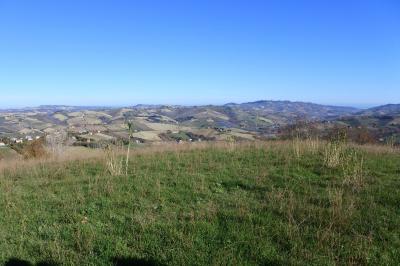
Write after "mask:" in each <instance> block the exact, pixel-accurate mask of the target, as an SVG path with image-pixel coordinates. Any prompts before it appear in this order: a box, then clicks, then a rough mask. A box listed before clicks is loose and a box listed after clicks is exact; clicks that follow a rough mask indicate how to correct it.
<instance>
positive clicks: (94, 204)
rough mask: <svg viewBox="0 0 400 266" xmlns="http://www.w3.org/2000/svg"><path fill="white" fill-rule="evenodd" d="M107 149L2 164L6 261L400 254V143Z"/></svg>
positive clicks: (238, 260)
mask: <svg viewBox="0 0 400 266" xmlns="http://www.w3.org/2000/svg"><path fill="white" fill-rule="evenodd" d="M192 146H193V145H192ZM108 160H110V158H108V159H107V158H102V157H100V158H89V159H81V160H75V161H73V160H72V161H53V162H52V161H44V162H35V163H30V164H28V165H26V166H20V165H18V167H10V168H7V167H3V168H2V169H1V173H0V212H1V214H0V239H1V241H0V264H3V263H6V262H10V259H11V258H17V259H19V260H25V261H28V262H30V263H33V264H35V263H38V262H48V263H54V264H61V265H112V264H117V265H124V263H133V262H136V263H142V264H141V265H336V264H341V265H343V264H344V265H396V264H399V263H400V230H399V228H400V209H399V206H400V190H399V188H400V153H399V151H398V150H397V151H396V150H394V149H391V148H386V147H359V146H351V145H345V144H340V143H339V144H338V143H332V144H327V143H322V144H321V143H319V142H317V141H315V142H314V141H293V142H266V143H261V142H260V143H250V144H219V145H217V144H214V145H213V144H210V145H209V144H202V145H198V146H197V148H196V147H194V148H191V147H189V146H178V145H176V147H175V146H173V147H170V148H165V149H162V148H149V149H147V150H146V149H144V150H136V151H133V154H132V156H131V158H130V161H129V162H130V163H129V171H128V174H127V175H126V174H124V173H121V174H115V172H112V171H111V172H110V168H109V167H107V165H108V166H109V164H107V163H108ZM112 173H113V174H112ZM145 263H147V264H145ZM139 265H140V264H139Z"/></svg>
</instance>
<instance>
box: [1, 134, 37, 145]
mask: <svg viewBox="0 0 400 266" xmlns="http://www.w3.org/2000/svg"><path fill="white" fill-rule="evenodd" d="M37 139H40V136H25V137H24V138H15V137H13V138H10V139H8V141H6V142H3V141H0V147H5V146H7V144H6V143H10V144H11V143H15V144H18V143H24V142H26V141H27V142H29V141H33V140H37Z"/></svg>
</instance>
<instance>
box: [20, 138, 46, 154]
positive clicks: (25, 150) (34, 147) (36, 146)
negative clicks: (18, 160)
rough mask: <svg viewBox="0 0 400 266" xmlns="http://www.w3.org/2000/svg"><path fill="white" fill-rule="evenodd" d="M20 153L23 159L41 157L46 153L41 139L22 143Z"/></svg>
mask: <svg viewBox="0 0 400 266" xmlns="http://www.w3.org/2000/svg"><path fill="white" fill-rule="evenodd" d="M21 154H22V155H23V156H24V158H25V159H31V158H42V157H45V156H46V155H47V152H46V149H45V147H44V143H43V140H41V139H38V140H34V141H32V142H29V143H28V144H26V145H24V146H23V147H22V150H21Z"/></svg>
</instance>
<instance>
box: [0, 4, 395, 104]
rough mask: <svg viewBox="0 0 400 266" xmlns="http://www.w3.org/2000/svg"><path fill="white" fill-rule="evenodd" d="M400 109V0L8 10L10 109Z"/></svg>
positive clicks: (0, 25)
mask: <svg viewBox="0 0 400 266" xmlns="http://www.w3.org/2000/svg"><path fill="white" fill-rule="evenodd" d="M259 99H273V100H279V99H282V100H300V101H311V102H317V103H324V104H342V105H343V104H344V105H358V106H364V105H375V104H384V103H389V102H390V103H400V1H398V0H376V1H373V0H370V1H369V0H358V1H357V0H342V1H341V0H332V1H323V0H304V1H301V0H293V1H285V0H276V1H272V0H271V1H270V0H263V1H252V0H242V1H235V0H226V1H225V0H209V1H207V0H199V1H191V0H182V1H174V0H168V1H167V0H163V1H152V0H149V1H135V0H126V1H122V0H108V1H105V0H56V1H55V0H35V1H33V0H26V1H20V0H0V107H18V106H35V105H40V104H73V105H133V104H137V103H154V104H155V103H166V104H167V103H169V104H208V103H211V104H219V103H226V102H245V101H252V100H259Z"/></svg>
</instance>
